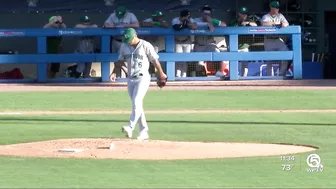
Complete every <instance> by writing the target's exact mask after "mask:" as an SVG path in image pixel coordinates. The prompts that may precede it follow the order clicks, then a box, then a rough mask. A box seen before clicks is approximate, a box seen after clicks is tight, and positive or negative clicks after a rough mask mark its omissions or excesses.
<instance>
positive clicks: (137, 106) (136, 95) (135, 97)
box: [129, 76, 150, 130]
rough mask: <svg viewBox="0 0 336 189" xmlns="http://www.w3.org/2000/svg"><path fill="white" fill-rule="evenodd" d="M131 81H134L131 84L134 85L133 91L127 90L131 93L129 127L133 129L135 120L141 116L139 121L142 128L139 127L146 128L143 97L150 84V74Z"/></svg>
mask: <svg viewBox="0 0 336 189" xmlns="http://www.w3.org/2000/svg"><path fill="white" fill-rule="evenodd" d="M132 82H134V83H133V84H132V85H134V86H133V91H131V90H130V91H129V93H130V95H132V114H131V116H130V121H129V127H130V128H131V129H132V130H134V128H135V126H136V124H137V122H138V121H139V119H140V118H141V119H140V122H141V127H142V128H140V129H145V130H148V125H147V122H146V118H145V116H144V110H143V99H144V97H145V95H146V93H147V90H148V88H149V85H150V76H144V77H143V78H141V79H139V80H135V81H132ZM131 92H132V94H131ZM141 116H143V117H141Z"/></svg>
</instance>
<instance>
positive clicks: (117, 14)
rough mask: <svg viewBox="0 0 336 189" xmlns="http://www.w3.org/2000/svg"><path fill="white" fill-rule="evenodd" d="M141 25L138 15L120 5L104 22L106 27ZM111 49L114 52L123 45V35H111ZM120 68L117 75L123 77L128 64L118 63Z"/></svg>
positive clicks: (133, 26)
mask: <svg viewBox="0 0 336 189" xmlns="http://www.w3.org/2000/svg"><path fill="white" fill-rule="evenodd" d="M138 27H140V24H139V21H138V19H137V17H136V16H135V15H134V14H133V13H132V12H130V11H129V10H127V8H126V7H125V6H119V7H118V8H117V9H116V10H115V11H114V13H112V14H110V16H109V17H108V18H107V19H106V20H105V22H104V28H138ZM111 38H112V40H111V51H112V53H117V52H118V51H119V49H120V46H121V45H122V36H112V37H111ZM115 66H118V67H119V68H120V69H118V70H116V71H117V72H116V75H117V77H121V71H124V72H125V74H127V73H126V69H127V67H126V66H127V65H125V64H124V63H122V65H116V63H115Z"/></svg>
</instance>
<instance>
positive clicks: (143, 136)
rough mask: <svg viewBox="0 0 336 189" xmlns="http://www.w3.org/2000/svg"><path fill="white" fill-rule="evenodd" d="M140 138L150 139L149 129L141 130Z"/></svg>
mask: <svg viewBox="0 0 336 189" xmlns="http://www.w3.org/2000/svg"><path fill="white" fill-rule="evenodd" d="M137 139H138V140H148V139H149V135H148V132H147V131H141V132H140V133H139V136H138V137H137Z"/></svg>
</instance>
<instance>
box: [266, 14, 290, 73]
mask: <svg viewBox="0 0 336 189" xmlns="http://www.w3.org/2000/svg"><path fill="white" fill-rule="evenodd" d="M260 21H261V22H271V23H274V24H277V25H278V24H281V23H288V21H287V19H286V18H285V16H284V15H283V14H281V13H279V14H277V15H274V16H272V15H270V14H269V13H268V14H265V15H264V16H263V17H262V18H261V20H260ZM282 38H283V37H281V36H275V35H265V37H264V48H265V51H289V49H288V47H287V45H286V44H285V41H284V39H282ZM286 69H287V62H286V61H282V62H281V64H280V74H281V75H282V74H286V73H285V72H286ZM271 72H272V64H270V63H268V64H267V75H271Z"/></svg>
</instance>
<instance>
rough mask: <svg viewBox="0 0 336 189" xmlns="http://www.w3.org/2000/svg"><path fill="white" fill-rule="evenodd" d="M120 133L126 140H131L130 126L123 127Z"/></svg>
mask: <svg viewBox="0 0 336 189" xmlns="http://www.w3.org/2000/svg"><path fill="white" fill-rule="evenodd" d="M121 131H122V132H123V133H125V136H126V137H128V138H132V132H133V130H132V128H131V127H130V126H123V127H122V129H121Z"/></svg>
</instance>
